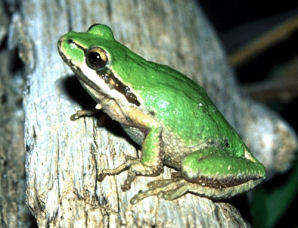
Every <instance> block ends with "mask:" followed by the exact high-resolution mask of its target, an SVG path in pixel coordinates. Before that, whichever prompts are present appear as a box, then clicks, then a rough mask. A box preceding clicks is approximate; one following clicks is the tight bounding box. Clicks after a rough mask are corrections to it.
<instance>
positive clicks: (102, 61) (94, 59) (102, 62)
mask: <svg viewBox="0 0 298 228" xmlns="http://www.w3.org/2000/svg"><path fill="white" fill-rule="evenodd" d="M107 62H108V57H107V53H106V52H105V51H104V50H103V49H101V48H100V47H91V48H89V49H88V50H87V52H86V63H87V65H88V67H90V68H92V69H93V70H99V69H101V68H103V67H105V66H106V64H107Z"/></svg>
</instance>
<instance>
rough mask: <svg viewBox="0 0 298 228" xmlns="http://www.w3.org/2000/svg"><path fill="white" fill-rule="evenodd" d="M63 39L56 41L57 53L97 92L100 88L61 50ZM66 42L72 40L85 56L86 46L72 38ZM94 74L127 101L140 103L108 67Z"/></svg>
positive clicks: (135, 103)
mask: <svg viewBox="0 0 298 228" xmlns="http://www.w3.org/2000/svg"><path fill="white" fill-rule="evenodd" d="M63 41H64V40H59V41H58V51H59V54H60V56H61V57H62V59H63V60H64V61H65V62H66V63H67V64H68V65H69V66H70V68H71V69H72V70H73V72H74V73H75V74H76V75H78V77H79V78H80V80H81V81H82V82H84V83H86V84H87V85H88V86H90V87H91V88H93V89H94V90H96V91H98V92H99V91H100V88H97V87H98V86H96V84H94V83H93V82H92V81H90V80H88V78H87V77H86V76H85V75H84V73H83V72H82V70H81V69H80V68H79V67H77V66H76V65H75V64H73V63H72V61H71V59H67V58H66V56H65V55H64V53H63V51H62V50H61V44H62V42H63ZM67 42H73V44H74V45H75V46H76V47H77V48H79V49H81V50H82V51H83V52H84V53H85V56H86V51H87V49H86V48H84V47H83V46H81V45H79V44H77V43H75V42H74V41H73V40H71V41H67ZM96 74H97V75H98V76H99V77H100V78H101V79H102V80H103V81H104V83H105V84H107V85H108V86H109V88H110V89H111V90H112V89H115V90H117V91H118V92H119V93H121V94H122V95H123V96H124V97H125V98H126V100H127V101H128V102H129V103H131V104H134V105H136V106H140V105H141V103H140V102H139V101H138V99H137V97H136V95H135V94H134V93H133V92H132V91H131V89H130V88H129V86H127V85H125V84H124V83H122V82H121V81H120V80H119V79H118V78H117V77H116V76H115V74H114V73H113V72H112V71H111V70H110V69H107V68H104V69H100V70H97V71H96ZM94 87H96V88H94Z"/></svg>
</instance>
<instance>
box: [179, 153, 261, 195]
mask: <svg viewBox="0 0 298 228" xmlns="http://www.w3.org/2000/svg"><path fill="white" fill-rule="evenodd" d="M181 173H182V176H183V178H184V179H186V180H187V181H189V182H191V183H190V184H189V186H188V187H187V188H188V192H193V193H197V194H199V195H202V196H207V197H210V198H214V199H220V198H228V197H231V196H233V195H236V194H238V193H241V192H245V191H248V190H249V189H251V188H253V187H254V186H256V185H257V184H258V183H260V182H261V181H262V180H263V178H264V167H263V166H262V165H261V164H259V163H258V162H254V161H250V160H247V159H245V158H239V157H234V156H229V155H228V154H227V153H224V151H220V150H219V149H217V148H205V149H202V150H199V151H195V152H193V153H191V154H189V155H187V156H186V157H185V158H184V159H183V161H182V167H181Z"/></svg>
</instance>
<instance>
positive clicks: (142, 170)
mask: <svg viewBox="0 0 298 228" xmlns="http://www.w3.org/2000/svg"><path fill="white" fill-rule="evenodd" d="M129 114H130V118H132V120H133V121H134V124H135V125H137V126H138V127H140V128H143V129H147V134H145V139H144V141H143V144H142V151H141V159H140V160H138V159H136V158H133V157H130V156H127V157H126V161H125V163H123V164H122V165H120V166H118V167H117V168H115V169H104V170H102V171H101V173H100V174H99V176H98V179H99V181H102V180H103V179H104V178H105V176H107V175H117V174H119V173H121V172H122V171H124V170H128V174H127V179H126V180H125V182H124V184H123V185H122V186H121V188H122V190H124V191H126V190H128V189H130V186H131V183H132V181H133V180H134V179H135V177H136V176H157V175H159V174H160V173H161V172H162V171H163V164H162V161H163V153H162V150H161V131H162V128H161V127H160V126H159V124H158V123H157V122H156V121H155V120H154V119H153V118H152V116H150V115H146V114H144V113H142V112H138V111H137V110H135V111H134V112H132V113H129Z"/></svg>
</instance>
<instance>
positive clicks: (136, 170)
mask: <svg viewBox="0 0 298 228" xmlns="http://www.w3.org/2000/svg"><path fill="white" fill-rule="evenodd" d="M127 169H128V173H127V178H126V180H125V181H124V183H123V185H122V186H121V189H122V191H127V190H129V189H130V187H131V183H132V182H133V181H134V180H135V178H136V176H157V175H159V174H160V173H161V172H162V171H163V167H162V166H156V167H155V166H154V167H153V166H146V165H143V164H142V163H141V161H139V160H137V159H136V158H134V157H131V156H126V162H125V163H123V164H122V165H120V166H118V167H117V168H115V169H104V170H102V171H101V173H100V174H99V175H98V177H97V179H98V180H99V181H102V180H103V179H104V178H105V177H106V176H109V175H117V174H119V173H121V172H122V171H124V170H127Z"/></svg>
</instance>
